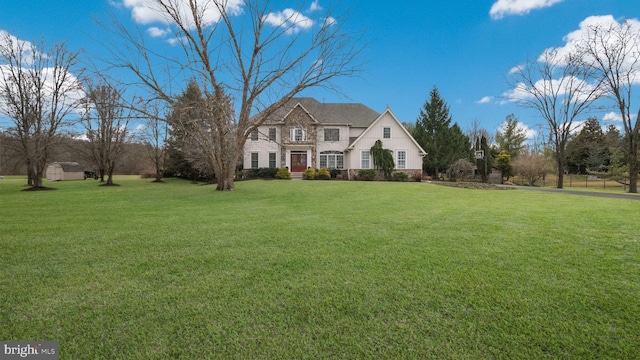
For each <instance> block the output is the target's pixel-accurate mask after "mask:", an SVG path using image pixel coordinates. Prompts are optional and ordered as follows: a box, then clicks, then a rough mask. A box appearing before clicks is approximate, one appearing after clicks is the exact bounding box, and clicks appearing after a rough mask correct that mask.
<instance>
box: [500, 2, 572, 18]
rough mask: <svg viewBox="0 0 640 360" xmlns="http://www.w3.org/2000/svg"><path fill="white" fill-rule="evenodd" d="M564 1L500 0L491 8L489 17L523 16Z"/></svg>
mask: <svg viewBox="0 0 640 360" xmlns="http://www.w3.org/2000/svg"><path fill="white" fill-rule="evenodd" d="M562 1H564V0H498V1H496V2H495V3H494V4H493V5H492V6H491V10H490V11H489V15H491V18H492V19H502V18H503V17H505V16H507V15H523V14H528V13H529V12H530V11H531V10H536V9H541V8H545V7H550V6H553V5H555V4H557V3H560V2H562Z"/></svg>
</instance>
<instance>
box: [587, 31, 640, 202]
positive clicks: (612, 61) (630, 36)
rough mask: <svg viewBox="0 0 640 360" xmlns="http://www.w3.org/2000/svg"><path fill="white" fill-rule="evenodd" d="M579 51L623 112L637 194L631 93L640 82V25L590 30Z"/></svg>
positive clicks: (639, 130)
mask: <svg viewBox="0 0 640 360" xmlns="http://www.w3.org/2000/svg"><path fill="white" fill-rule="evenodd" d="M578 49H579V50H582V52H583V55H584V57H583V59H584V60H585V62H586V63H587V64H588V65H589V66H590V68H591V69H594V70H595V72H596V74H595V75H596V76H597V77H598V78H599V79H600V80H601V81H602V82H603V85H604V88H605V90H606V92H607V95H608V96H610V97H611V98H612V99H613V100H614V101H615V104H616V106H617V108H618V110H619V111H620V115H621V117H622V123H623V124H624V131H625V133H626V137H625V141H626V142H627V150H628V152H629V192H630V193H637V192H638V150H639V145H640V121H638V117H640V108H639V109H638V117H636V118H635V120H634V117H633V113H632V110H631V103H632V100H633V97H632V95H631V94H632V93H631V90H632V88H633V87H634V85H637V84H638V83H639V82H640V25H639V24H638V23H637V21H636V22H635V23H634V22H632V21H630V20H627V21H625V22H624V23H622V24H621V25H620V24H618V23H617V22H616V23H615V24H609V25H593V26H590V27H589V28H588V31H587V32H586V36H585V39H584V40H583V41H582V42H581V46H579V47H578Z"/></svg>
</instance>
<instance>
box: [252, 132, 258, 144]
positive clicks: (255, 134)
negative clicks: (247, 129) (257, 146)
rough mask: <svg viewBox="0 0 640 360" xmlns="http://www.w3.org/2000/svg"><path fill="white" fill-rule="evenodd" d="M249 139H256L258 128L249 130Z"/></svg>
mask: <svg viewBox="0 0 640 360" xmlns="http://www.w3.org/2000/svg"><path fill="white" fill-rule="evenodd" d="M251 141H258V129H254V130H253V131H251Z"/></svg>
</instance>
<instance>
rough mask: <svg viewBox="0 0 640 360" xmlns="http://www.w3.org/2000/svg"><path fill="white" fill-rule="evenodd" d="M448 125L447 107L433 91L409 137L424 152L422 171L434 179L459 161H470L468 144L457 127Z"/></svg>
mask: <svg viewBox="0 0 640 360" xmlns="http://www.w3.org/2000/svg"><path fill="white" fill-rule="evenodd" d="M450 124H451V115H450V114H449V106H447V104H446V102H445V101H444V100H443V99H442V98H441V97H440V93H439V92H438V88H437V87H435V86H434V87H433V89H432V90H431V92H430V94H429V100H427V101H426V102H425V103H424V106H423V108H422V109H421V110H420V115H419V117H418V119H417V120H416V126H415V128H414V130H413V133H412V135H413V136H414V138H415V139H416V141H417V142H418V143H419V144H420V146H422V148H423V149H424V150H425V151H426V152H427V154H428V155H427V156H425V157H424V159H423V163H422V169H423V170H424V171H426V172H427V173H429V174H432V176H433V177H434V178H437V177H438V174H439V173H440V172H441V171H442V170H444V169H446V168H447V167H448V166H449V165H451V164H453V163H454V162H456V161H457V160H458V159H461V158H465V159H470V158H471V143H470V141H469V138H468V137H467V136H466V135H464V133H463V132H462V130H461V129H460V127H459V126H458V124H453V126H451V125H450Z"/></svg>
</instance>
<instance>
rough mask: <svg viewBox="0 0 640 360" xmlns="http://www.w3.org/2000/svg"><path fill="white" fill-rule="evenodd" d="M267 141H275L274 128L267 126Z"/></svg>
mask: <svg viewBox="0 0 640 360" xmlns="http://www.w3.org/2000/svg"><path fill="white" fill-rule="evenodd" d="M269 141H276V128H269Z"/></svg>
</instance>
